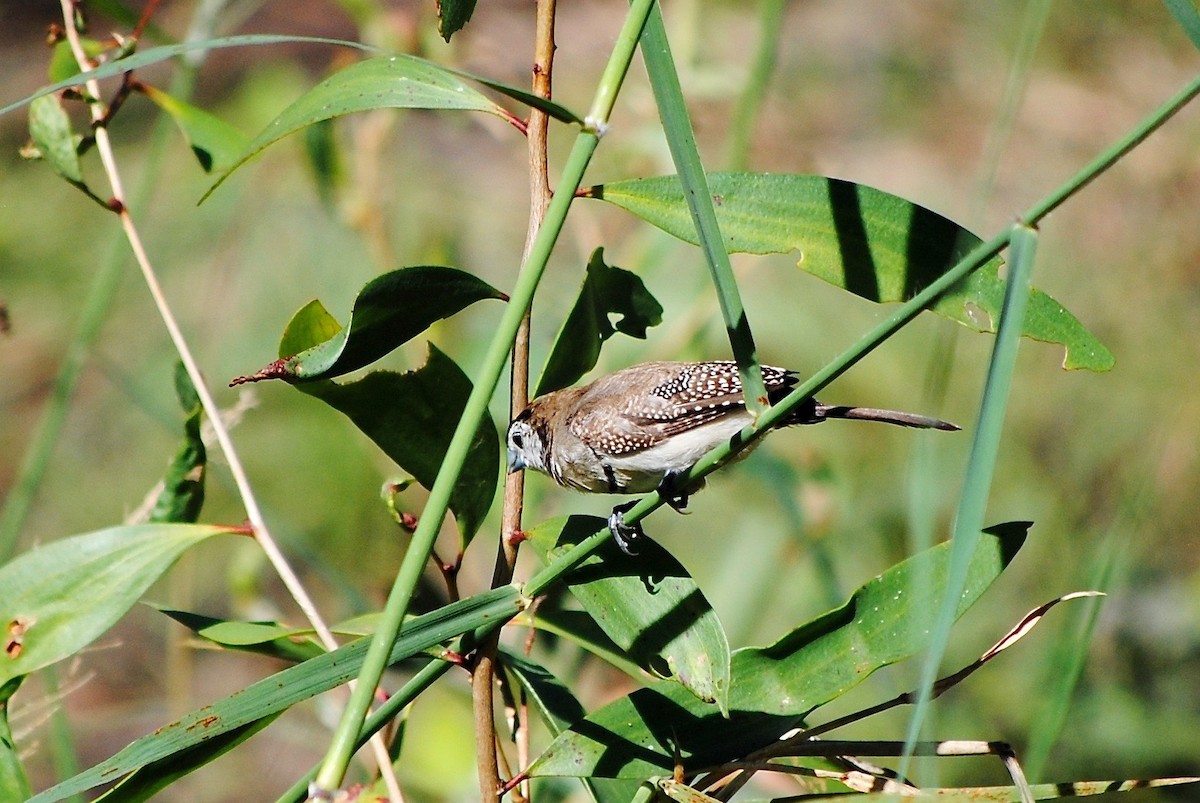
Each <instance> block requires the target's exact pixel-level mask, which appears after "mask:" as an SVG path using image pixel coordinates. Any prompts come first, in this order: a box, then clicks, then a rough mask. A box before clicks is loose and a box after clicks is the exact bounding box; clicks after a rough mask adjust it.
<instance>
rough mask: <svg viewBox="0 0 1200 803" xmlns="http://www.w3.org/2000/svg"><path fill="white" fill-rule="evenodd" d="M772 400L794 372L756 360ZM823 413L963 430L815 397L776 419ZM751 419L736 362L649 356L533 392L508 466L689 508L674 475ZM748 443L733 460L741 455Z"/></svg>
mask: <svg viewBox="0 0 1200 803" xmlns="http://www.w3.org/2000/svg"><path fill="white" fill-rule="evenodd" d="M762 377H763V384H764V385H765V386H766V390H767V398H768V400H769V401H770V402H771V403H775V402H777V401H778V400H779V399H781V398H782V397H783V396H785V395H787V393H788V392H789V391H791V389H792V388H794V387H795V386H796V385H797V384H798V382H799V375H798V374H797V372H796V371H791V370H788V369H785V368H777V367H775V366H770V365H764V366H762ZM829 419H856V420H862V421H882V422H884V423H887V424H896V425H898V426H904V427H915V428H919V429H940V430H947V431H953V430H957V429H959V427H958V426H956V425H955V424H951V423H949V422H947V421H942V420H940V419H937V418H930V417H928V416H923V415H916V414H914V413H904V412H899V411H895V410H882V409H878V408H874V407H850V406H834V405H827V404H823V403H821V402H819V401H817V400H816V399H814V398H810V399H807V400H806V401H805V402H804V403H802V404H801V405H799V407H797V408H796V409H795V410H794V411H793V412H792V413H791V414H790V415H789V416H788V417H787V418H786V419H785V420H784V421H783V422H782V423H781V424H780V426H793V425H799V424H819V423H822V422H824V421H828V420H829ZM752 421H753V416H752V414H751V413H750V411H749V410H748V409H747V408H746V401H745V399H744V398H743V396H742V381H741V377H740V375H739V373H738V367H737V363H735V362H732V361H729V360H709V361H704V362H672V361H659V362H646V363H642V364H640V365H635V366H632V367H630V368H625V369H622V370H619V371H616V372H614V373H611V374H607V375H605V376H602V377H600V378H599V379H596V380H595V381H593V382H591V383H590V384H587V385H582V386H579V387H571V388H564V389H562V390H555V391H552V392H550V393H546V394H544V395H542V396H539V397H538V398H536V399H534V400H533V402H531V403H530V404H529V406H528V407H526V408H525V409H524V410H522V411H521V412H520V413H519V414H518V415H517V416H516V418H514V419H513V421H512V423H511V424H510V425H509V428H508V434H507V446H508V455H507V456H508V471H509V473H512V472H515V471H520V470H522V469H531V470H533V471H538V472H541V473H543V474H548V475H549V476H550V477H551V478H552V479H553V480H554V481H555V482H556V483H558V484H559V485H562V486H565V487H568V488H575V489H577V490H580V491H585V492H589V493H610V494H641V493H648V492H650V491H655V490H657V491H659V492H660V494H661V495H662V498H663V499H664V501H666V502H667V503H668V504H670V505H671V506H672V507H673V508H675V509H676V510H683V508H685V507H686V506H687V499H688V495H689V494H690V493H692V492H694V491H695V490H698V489H699V487H700V485H702V484H703V481H701V482H700V483H697V484H696V485H694V486H693V487H691V488H679V487H676V486H677V483H676V480H677V478H679V477H680V476H682V475H683V474H685V473H686V472H687V471H688V469H690V468H691V467H692V466H693V465H694V464H695V463H696V461H698V460H699V459H700V458H701V457H703V456H704V455H705V454H706V453H708V452H709V451H711V450H712V449H713V448H714V447H716V446H718V445H720V444H721V443H724V442H726V441H728V440H729V439H730V438H732V437H733V436H734V435H736V434H737V433H738V432H740V431H741V430H742V429H744V428H745V427H746V426H747V425H748V424H750V423H751V422H752ZM756 445H757V442H756V443H755V444H751V446H750V447H749V448H747V449H744V450H742V452H740V453H739V454H738V456H737V457H736V458H735V459H741V458H743V457H745V456H746V455H747V454H749V452H750V451H751V449H752V448H753V447H754V446H756ZM630 506H631V505H618V506H617V507H616V508H614V510H613V515H612V516H611V517H610V518H609V528H610V530H612V533H613V536H614V538H615V540H616V542H617V545H618V546H619V547H620V548H621V550H622V551H623V552H625V553H626V554H630V555H632V554H636V552H634V551H632V544H633V542H634V541H636V540H637V539H638V538H640V537H643V536H644V533H642V531H641V528H640V527H639V526H637V525H626V524H624V522H623V518H622V513H623V512H624V511H625V510H628V509H629V507H630Z"/></svg>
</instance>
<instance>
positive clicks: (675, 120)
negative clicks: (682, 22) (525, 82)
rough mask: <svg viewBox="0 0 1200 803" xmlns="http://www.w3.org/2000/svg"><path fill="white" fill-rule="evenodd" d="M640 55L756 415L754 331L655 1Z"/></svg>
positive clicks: (761, 388) (761, 392)
mask: <svg viewBox="0 0 1200 803" xmlns="http://www.w3.org/2000/svg"><path fill="white" fill-rule="evenodd" d="M642 58H643V59H644V60H645V62H646V72H647V73H649V75H650V85H651V87H653V89H654V99H655V101H656V102H657V104H658V114H659V117H661V118H662V124H663V131H664V132H665V133H666V135H667V145H668V147H669V148H670V150H671V158H672V159H673V160H674V162H675V171H676V173H677V174H678V176H679V183H680V186H681V189H682V190H683V195H684V198H685V199H687V204H688V209H689V210H690V211H691V213H692V221H693V223H694V224H695V226H696V237H697V239H698V241H699V243H700V248H701V250H702V251H703V252H704V258H705V261H706V262H707V264H708V269H709V272H710V273H711V274H712V280H713V285H714V286H715V287H716V290H717V302H718V303H719V304H720V307H721V316H722V317H723V318H724V319H725V331H726V333H727V334H728V335H729V346H730V348H731V349H732V351H733V358H734V360H736V361H737V366H738V376H739V377H740V378H741V381H742V388H743V393H742V396H743V397H744V398H745V400H746V409H747V410H749V411H750V413H751V414H752V415H754V416H755V417H756V418H757V417H758V416H759V415H760V414H761V413H762V412H763V411H764V410H765V409H766V407H767V404H768V401H767V389H766V386H765V385H764V384H763V378H762V369H761V368H760V367H759V365H758V354H757V352H756V350H755V347H754V334H753V333H752V332H751V330H750V320H749V318H748V317H747V315H746V308H745V307H744V306H743V305H742V297H741V294H740V293H739V292H738V286H737V279H735V278H734V276H733V265H732V264H731V263H730V261H729V252H728V251H726V250H725V240H724V239H723V238H722V237H721V229H720V227H719V226H718V225H717V212H716V210H715V209H714V208H713V197H712V193H711V192H710V191H709V189H708V177H707V176H705V174H704V165H703V164H702V163H701V161H700V153H699V151H698V150H697V149H696V135H695V132H694V131H693V130H692V121H691V119H690V118H689V117H688V111H687V104H686V103H685V102H684V99H683V88H682V87H681V86H680V84H679V74H678V73H677V72H676V70H675V62H674V60H673V59H672V57H671V47H670V43H669V42H668V41H667V31H666V27H665V26H664V25H663V19H662V12H661V11H659V9H658V8H657V7H655V8H654V9H653V11H651V12H650V18H649V19H648V20H647V21H646V30H645V31H644V32H643V33H642Z"/></svg>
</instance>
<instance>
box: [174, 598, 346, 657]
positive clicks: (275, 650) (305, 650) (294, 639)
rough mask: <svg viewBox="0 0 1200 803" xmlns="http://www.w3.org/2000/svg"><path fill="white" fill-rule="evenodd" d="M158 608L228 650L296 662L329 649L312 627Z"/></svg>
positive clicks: (203, 637) (201, 636)
mask: <svg viewBox="0 0 1200 803" xmlns="http://www.w3.org/2000/svg"><path fill="white" fill-rule="evenodd" d="M158 610H159V611H160V612H161V613H164V614H166V615H167V616H169V617H171V618H172V619H174V620H175V621H176V622H179V623H180V624H181V625H183V626H184V627H186V628H188V629H189V630H191V631H192V632H193V633H195V634H196V635H197V636H199V637H200V638H202V639H204V640H205V641H208V642H211V643H213V644H216V645H219V646H221V647H226V648H228V649H232V650H244V651H246V652H253V653H257V654H259V655H269V656H271V657H272V658H279V659H280V660H284V661H293V662H296V663H298V662H300V661H307V660H308V659H309V658H315V657H316V656H318V655H320V654H321V653H323V652H326V650H325V648H324V647H322V646H321V645H320V644H318V643H317V641H316V639H315V638H314V637H313V631H312V629H311V628H302V627H285V626H283V625H279V624H276V623H274V622H236V621H229V620H225V619H215V618H213V617H211V616H203V615H201V614H198V613H191V612H188V611H176V610H172V609H170V608H158Z"/></svg>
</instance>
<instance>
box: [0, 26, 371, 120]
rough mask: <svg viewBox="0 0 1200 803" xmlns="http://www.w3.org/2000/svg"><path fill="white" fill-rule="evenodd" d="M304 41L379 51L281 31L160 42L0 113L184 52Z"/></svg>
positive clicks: (59, 83) (43, 89)
mask: <svg viewBox="0 0 1200 803" xmlns="http://www.w3.org/2000/svg"><path fill="white" fill-rule="evenodd" d="M297 42H303V43H306V44H319V45H336V46H338V47H349V48H354V49H356V50H363V51H368V52H373V53H374V52H378V51H379V49H378V48H375V47H371V46H370V45H364V44H362V43H361V42H351V41H349V40H347V39H330V38H328V37H324V36H290V35H279V34H249V35H242V36H224V37H220V38H217V39H201V40H197V41H192V42H180V43H179V44H174V45H161V46H159V47H152V48H148V49H146V50H141V51H138V52H136V53H131V54H129V55H128V56H124V57H122V58H119V59H116V60H115V61H110V62H108V63H106V64H102V65H100V66H99V67H97V68H96V69H94V70H88V71H87V72H85V73H79V74H78V75H73V76H71V77H70V78H64V79H63V80H61V81H57V82H55V83H53V84H50V85H48V86H43V87H41V88H40V89H38V90H37V91H35V92H34V93H33V94H31V95H27V96H26V97H23V98H21V99H20V100H16V101H13V102H12V103H9V104H7V105H5V106H3V107H0V117H2V116H4V115H5V114H8V113H9V112H11V111H13V110H15V109H19V108H21V107H22V106H25V105H27V104H29V103H32V102H33V101H35V100H37V99H38V98H41V97H45V96H46V95H52V94H54V93H55V92H60V91H62V90H64V89H69V88H70V87H73V86H82V85H83V84H86V83H87V82H88V81H91V80H93V79H95V80H100V79H101V78H111V77H113V76H114V75H121V74H123V73H127V72H130V71H132V70H138V69H141V68H142V67H148V66H149V65H151V64H157V63H159V62H160V61H166V60H167V59H172V58H175V57H176V56H182V55H183V54H184V53H195V52H197V51H202V50H221V49H223V48H227V47H257V46H262V45H282V44H293V43H297Z"/></svg>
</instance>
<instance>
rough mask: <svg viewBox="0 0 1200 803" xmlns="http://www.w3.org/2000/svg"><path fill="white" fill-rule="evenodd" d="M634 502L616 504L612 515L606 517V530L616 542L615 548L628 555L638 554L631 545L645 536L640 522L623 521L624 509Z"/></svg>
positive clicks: (630, 506)
mask: <svg viewBox="0 0 1200 803" xmlns="http://www.w3.org/2000/svg"><path fill="white" fill-rule="evenodd" d="M635 504H637V503H636V502H627V503H625V504H623V505H617V506H616V507H614V508H613V511H612V515H610V516H609V517H608V530H609V532H611V533H612V536H613V540H614V541H616V542H617V548H618V549H620V550H621V551H622V552H624V553H625V554H626V555H629V556H630V557H634V556H635V555H637V554H638V551H637V550H636V549H634V548H633V545H634V544H635V543H637V542H638V541H640V540H641V539H643V538H645V537H646V531H645V530H643V529H642V525H641V523H640V522H637V523H634V524H626V523H625V511H627V510H629V509H630V508H632V507H633V506H634V505H635Z"/></svg>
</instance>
